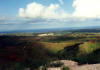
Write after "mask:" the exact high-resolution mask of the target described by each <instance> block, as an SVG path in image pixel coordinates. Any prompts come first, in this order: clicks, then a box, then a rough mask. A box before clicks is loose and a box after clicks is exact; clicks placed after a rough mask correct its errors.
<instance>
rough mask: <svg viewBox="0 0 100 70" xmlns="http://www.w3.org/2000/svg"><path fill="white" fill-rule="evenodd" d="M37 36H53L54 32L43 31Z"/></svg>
mask: <svg viewBox="0 0 100 70" xmlns="http://www.w3.org/2000/svg"><path fill="white" fill-rule="evenodd" d="M38 36H54V33H43V34H39V35H38Z"/></svg>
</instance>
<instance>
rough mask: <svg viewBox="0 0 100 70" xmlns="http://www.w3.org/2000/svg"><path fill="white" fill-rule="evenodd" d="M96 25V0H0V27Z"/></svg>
mask: <svg viewBox="0 0 100 70" xmlns="http://www.w3.org/2000/svg"><path fill="white" fill-rule="evenodd" d="M87 26H100V0H0V31H8V30H23V29H45V28H62V27H66V28H67V27H87Z"/></svg>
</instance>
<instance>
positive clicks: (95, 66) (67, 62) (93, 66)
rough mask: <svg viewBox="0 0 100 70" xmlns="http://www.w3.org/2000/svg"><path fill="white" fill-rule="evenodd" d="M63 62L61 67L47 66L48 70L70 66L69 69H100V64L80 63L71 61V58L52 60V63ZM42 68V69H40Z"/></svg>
mask: <svg viewBox="0 0 100 70" xmlns="http://www.w3.org/2000/svg"><path fill="white" fill-rule="evenodd" d="M58 62H60V63H63V65H61V66H60V67H47V68H46V69H47V70H62V68H63V67H68V68H69V70H100V64H85V65H78V63H77V62H74V61H70V60H59V61H54V62H51V64H53V63H54V64H55V63H58ZM40 70H42V69H40Z"/></svg>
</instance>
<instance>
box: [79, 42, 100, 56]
mask: <svg viewBox="0 0 100 70" xmlns="http://www.w3.org/2000/svg"><path fill="white" fill-rule="evenodd" d="M99 48H100V44H99V43H91V42H85V43H84V44H82V45H80V48H79V49H80V52H82V53H86V54H89V53H92V52H93V51H95V50H97V49H99Z"/></svg>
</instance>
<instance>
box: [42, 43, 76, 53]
mask: <svg viewBox="0 0 100 70" xmlns="http://www.w3.org/2000/svg"><path fill="white" fill-rule="evenodd" d="M41 43H42V44H43V45H44V48H46V49H48V50H49V51H51V52H52V53H57V52H58V51H60V50H62V49H64V48H65V47H67V46H70V45H73V44H75V42H73V41H72V42H60V43H52V42H41Z"/></svg>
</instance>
